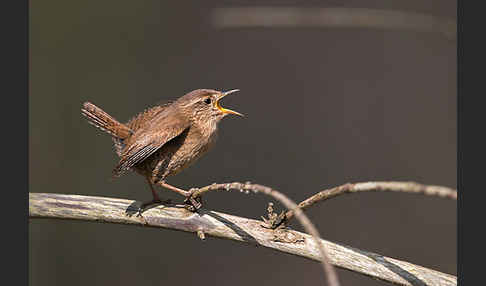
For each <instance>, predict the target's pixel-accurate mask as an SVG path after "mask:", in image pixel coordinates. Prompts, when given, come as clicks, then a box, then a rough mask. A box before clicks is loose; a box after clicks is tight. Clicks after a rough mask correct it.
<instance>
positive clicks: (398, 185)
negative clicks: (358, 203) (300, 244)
mask: <svg viewBox="0 0 486 286" xmlns="http://www.w3.org/2000/svg"><path fill="white" fill-rule="evenodd" d="M359 192H403V193H415V194H423V195H427V196H437V197H442V198H447V199H452V200H457V191H456V190H453V189H450V188H447V187H442V186H433V185H422V184H419V183H415V182H366V183H354V184H350V183H348V184H344V185H341V186H338V187H334V188H331V189H327V190H324V191H320V192H319V193H317V194H315V195H313V196H311V197H310V198H308V199H306V200H304V201H302V202H300V203H299V208H300V209H301V210H304V209H307V208H308V207H310V206H312V205H314V204H315V203H317V202H323V201H325V200H328V199H331V198H334V197H337V196H339V195H343V194H352V193H359ZM293 216H294V211H293V210H289V211H287V212H286V213H285V215H284V216H283V217H282V219H281V220H279V221H275V222H274V224H273V226H272V227H273V228H275V227H277V226H278V225H280V224H281V223H287V222H288V221H289V220H291V219H292V217H293Z"/></svg>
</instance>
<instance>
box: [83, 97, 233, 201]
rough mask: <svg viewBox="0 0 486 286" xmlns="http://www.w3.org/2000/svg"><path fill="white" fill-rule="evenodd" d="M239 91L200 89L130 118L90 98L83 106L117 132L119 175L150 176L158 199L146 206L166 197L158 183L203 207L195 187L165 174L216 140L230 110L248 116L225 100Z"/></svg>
mask: <svg viewBox="0 0 486 286" xmlns="http://www.w3.org/2000/svg"><path fill="white" fill-rule="evenodd" d="M236 91H238V89H234V90H230V91H226V92H221V91H216V90H212V89H197V90H194V91H191V92H189V93H187V94H186V95H184V96H182V97H180V98H179V99H177V100H176V101H174V102H172V103H169V104H165V105H157V106H154V107H151V108H149V109H146V110H145V111H143V112H141V113H139V114H138V115H136V116H135V117H133V118H132V119H131V120H130V121H128V122H127V123H125V124H122V123H120V122H118V121H117V120H116V119H115V118H113V117H112V116H110V115H109V114H108V113H106V112H104V111H103V110H102V109H101V108H99V107H97V106H95V105H94V104H92V103H90V102H85V103H84V104H83V108H82V109H81V111H82V114H83V115H84V116H86V118H87V119H88V121H89V123H91V124H93V125H94V126H96V127H98V128H100V129H101V130H103V131H105V132H107V133H108V134H110V135H111V136H112V138H113V142H114V145H115V151H116V153H117V154H118V156H119V157H120V162H119V163H118V165H116V166H115V168H114V169H113V176H114V177H119V176H120V175H122V174H123V173H124V172H125V171H128V170H134V171H136V172H137V173H138V174H140V175H142V176H144V177H145V178H146V180H147V182H148V184H149V186H150V189H151V191H152V195H153V201H151V202H147V203H144V204H142V206H141V209H143V208H144V207H145V206H147V205H149V204H153V203H159V202H161V200H160V198H159V196H158V195H157V193H156V192H155V190H154V185H160V186H162V187H165V188H167V189H169V190H172V191H174V192H177V193H179V194H181V195H183V196H185V197H186V201H187V202H189V203H190V204H192V206H193V207H194V208H195V209H198V208H200V207H201V203H200V202H199V201H196V200H194V199H193V198H192V197H191V192H188V191H185V190H182V189H180V188H177V187H174V186H172V185H169V184H167V183H166V181H165V180H166V178H167V177H169V176H172V175H175V174H177V173H179V172H180V171H182V170H183V169H185V168H187V167H188V166H190V165H191V164H192V163H194V162H195V161H196V160H197V159H198V158H200V157H201V155H203V154H204V153H206V152H207V151H208V150H209V149H210V148H211V147H212V146H213V145H214V142H215V140H216V137H217V127H218V122H220V120H221V119H223V117H225V116H226V115H228V114H236V115H240V116H243V115H242V114H240V113H238V112H236V111H233V110H230V109H226V108H223V107H221V105H220V103H219V101H220V100H221V99H222V98H223V97H225V96H226V95H228V94H231V93H233V92H236Z"/></svg>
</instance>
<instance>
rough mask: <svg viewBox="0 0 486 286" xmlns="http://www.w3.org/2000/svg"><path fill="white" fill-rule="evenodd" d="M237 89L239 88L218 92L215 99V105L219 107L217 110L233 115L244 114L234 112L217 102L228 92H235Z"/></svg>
mask: <svg viewBox="0 0 486 286" xmlns="http://www.w3.org/2000/svg"><path fill="white" fill-rule="evenodd" d="M237 91H239V89H232V90H229V91H225V92H222V93H221V94H220V96H219V97H218V98H217V99H216V107H217V108H218V109H219V111H221V112H222V113H223V114H235V115H239V116H244V115H243V114H241V113H239V112H236V111H234V110H231V109H226V108H224V107H221V105H220V104H219V100H220V99H221V98H223V97H225V96H227V95H228V94H231V93H233V92H237Z"/></svg>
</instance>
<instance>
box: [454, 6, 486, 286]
mask: <svg viewBox="0 0 486 286" xmlns="http://www.w3.org/2000/svg"><path fill="white" fill-rule="evenodd" d="M466 3H467V5H466ZM480 3H481V2H480V1H461V0H458V2H457V35H458V37H457V39H458V41H457V60H458V62H457V88H458V90H457V91H458V92H457V99H458V100H457V124H458V126H457V130H458V136H457V189H458V202H457V222H458V224H457V242H458V245H457V246H458V247H457V275H458V285H468V284H474V283H475V282H476V283H479V284H481V283H482V282H483V280H484V278H483V277H482V273H483V272H484V269H482V268H483V263H482V260H483V258H482V255H483V251H481V248H483V247H482V246H483V245H484V241H485V238H486V236H485V235H484V234H483V230H484V223H483V221H482V220H483V217H484V214H483V212H482V211H481V210H482V209H483V208H484V206H483V205H482V204H483V202H484V200H481V198H480V197H479V196H481V195H482V194H484V193H485V190H484V183H483V182H482V181H483V180H484V177H485V174H484V173H485V171H484V169H485V168H484V162H486V158H485V157H486V156H485V155H484V154H485V152H484V148H485V147H486V140H485V139H483V138H484V133H485V132H484V124H485V120H484V116H483V115H484V114H485V112H484V105H482V104H480V102H479V100H480V99H483V98H485V96H486V95H485V93H484V92H483V91H484V85H485V83H486V80H485V76H484V71H483V70H484V68H485V66H486V60H485V59H486V57H485V56H484V54H485V52H486V45H485V44H484V27H485V24H484V19H485V16H484V10H483V9H481V8H482V7H480V5H479V4H480ZM475 5H476V6H475ZM466 201H467V205H465V202H466ZM474 203H475V204H474ZM466 228H467V229H468V230H469V233H467V234H466ZM474 254H476V256H477V257H476V258H477V261H475V260H476V259H474V258H473V257H472V256H473V255H474ZM466 259H467V261H466ZM466 262H467V266H466ZM466 272H467V274H466ZM466 280H467V281H468V282H467V283H466Z"/></svg>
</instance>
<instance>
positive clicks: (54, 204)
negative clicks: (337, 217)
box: [29, 193, 457, 286]
mask: <svg viewBox="0 0 486 286" xmlns="http://www.w3.org/2000/svg"><path fill="white" fill-rule="evenodd" d="M139 205H140V202H136V201H133V200H124V199H116V198H102V197H90V196H80V195H63V194H48V193H29V217H30V218H57V219H73V220H82V221H93V222H101V223H118V224H129V225H138V226H147V227H159V228H167V229H174V230H180V231H186V232H193V233H197V234H198V236H200V237H204V234H207V235H210V236H214V237H219V238H222V239H229V240H235V241H240V242H246V243H251V244H257V245H261V246H264V247H268V248H271V249H275V250H277V251H280V252H285V253H290V254H293V255H296V256H301V257H305V258H308V259H311V260H315V261H321V256H320V253H319V250H318V247H317V245H316V243H315V242H314V240H313V239H312V237H311V236H310V235H308V234H305V233H301V232H298V231H294V230H291V229H276V230H272V229H268V228H265V227H262V226H261V223H262V222H261V221H257V220H253V219H248V218H243V217H237V216H232V215H229V214H224V213H219V212H214V211H209V210H205V209H200V210H199V214H198V213H192V212H190V211H188V210H186V209H184V208H182V207H157V208H152V209H149V210H147V211H145V212H144V213H143V217H137V216H131V215H130V214H135V213H136V212H137V211H138V207H139ZM127 214H129V215H127ZM321 243H322V244H323V245H324V246H325V248H326V250H327V252H328V256H329V259H330V262H331V264H333V265H335V266H337V267H340V268H343V269H348V270H350V271H353V272H358V273H361V274H364V275H366V276H369V277H372V278H375V279H380V280H383V281H388V282H391V283H394V284H397V285H409V286H411V285H457V277H456V276H453V275H450V274H445V273H441V272H438V271H435V270H431V269H427V268H425V267H422V266H418V265H414V264H411V263H408V262H405V261H400V260H397V259H393V258H389V257H385V256H382V255H379V254H376V253H372V252H367V251H363V250H359V249H356V248H353V247H349V246H345V245H340V244H337V243H333V242H330V241H326V240H321Z"/></svg>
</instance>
